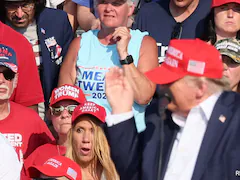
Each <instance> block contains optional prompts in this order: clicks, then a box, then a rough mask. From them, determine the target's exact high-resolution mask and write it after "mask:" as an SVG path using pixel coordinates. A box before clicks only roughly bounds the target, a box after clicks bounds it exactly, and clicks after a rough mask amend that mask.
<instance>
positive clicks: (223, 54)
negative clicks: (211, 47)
mask: <svg viewBox="0 0 240 180" xmlns="http://www.w3.org/2000/svg"><path fill="white" fill-rule="evenodd" d="M221 55H222V56H227V57H229V58H231V59H232V60H233V61H234V62H236V63H238V64H240V61H238V60H236V59H235V58H234V56H231V55H230V54H228V53H224V52H221Z"/></svg>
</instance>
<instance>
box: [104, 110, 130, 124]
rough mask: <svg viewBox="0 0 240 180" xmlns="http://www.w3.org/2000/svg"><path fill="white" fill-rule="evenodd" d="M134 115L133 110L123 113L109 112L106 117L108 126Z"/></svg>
mask: <svg viewBox="0 0 240 180" xmlns="http://www.w3.org/2000/svg"><path fill="white" fill-rule="evenodd" d="M132 117H133V112H132V111H130V112H126V113H121V114H108V115H107V117H106V124H107V126H108V127H112V126H113V125H116V124H119V123H121V122H124V121H127V120H129V119H131V118H132Z"/></svg>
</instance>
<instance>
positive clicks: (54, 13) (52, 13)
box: [40, 7, 67, 21]
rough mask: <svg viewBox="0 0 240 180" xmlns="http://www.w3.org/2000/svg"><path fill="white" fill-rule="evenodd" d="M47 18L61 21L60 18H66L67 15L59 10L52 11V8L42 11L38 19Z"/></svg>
mask: <svg viewBox="0 0 240 180" xmlns="http://www.w3.org/2000/svg"><path fill="white" fill-rule="evenodd" d="M43 16H47V18H48V19H54V21H57V20H59V21H62V19H61V18H62V17H63V16H66V17H67V13H66V12H65V11H63V10H60V9H53V8H47V7H46V8H44V10H43V11H42V12H41V14H40V17H43Z"/></svg>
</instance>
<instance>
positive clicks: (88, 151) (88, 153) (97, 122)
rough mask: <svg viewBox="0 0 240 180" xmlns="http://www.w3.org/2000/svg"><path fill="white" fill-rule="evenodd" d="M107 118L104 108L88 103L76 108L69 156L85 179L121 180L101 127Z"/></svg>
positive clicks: (69, 135) (70, 133) (70, 137)
mask: <svg viewBox="0 0 240 180" xmlns="http://www.w3.org/2000/svg"><path fill="white" fill-rule="evenodd" d="M105 117H106V111H105V109H104V108H103V107H102V106H99V105H98V104H95V103H94V102H89V101H86V102H85V103H84V104H81V105H79V106H77V107H76V108H75V110H74V112H73V115H72V128H71V130H70V131H69V134H68V143H69V144H68V147H67V152H66V157H68V158H70V159H72V160H74V161H75V162H77V163H78V164H79V166H80V167H81V168H82V177H83V180H88V179H106V180H119V176H118V173H117V171H116V169H115V165H114V163H113V161H112V159H111V157H110V149H109V145H108V141H107V139H106V136H105V134H104V131H103V129H102V127H101V125H103V123H105Z"/></svg>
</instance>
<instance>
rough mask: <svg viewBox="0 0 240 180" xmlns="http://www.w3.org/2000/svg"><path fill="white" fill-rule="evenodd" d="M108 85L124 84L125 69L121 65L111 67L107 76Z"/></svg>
mask: <svg viewBox="0 0 240 180" xmlns="http://www.w3.org/2000/svg"><path fill="white" fill-rule="evenodd" d="M105 80H106V87H110V86H116V85H120V86H122V85H123V70H122V69H121V68H119V67H113V68H110V70H109V72H107V73H106V76H105Z"/></svg>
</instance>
